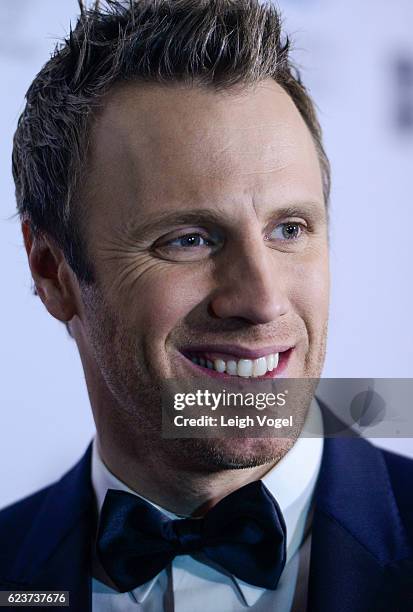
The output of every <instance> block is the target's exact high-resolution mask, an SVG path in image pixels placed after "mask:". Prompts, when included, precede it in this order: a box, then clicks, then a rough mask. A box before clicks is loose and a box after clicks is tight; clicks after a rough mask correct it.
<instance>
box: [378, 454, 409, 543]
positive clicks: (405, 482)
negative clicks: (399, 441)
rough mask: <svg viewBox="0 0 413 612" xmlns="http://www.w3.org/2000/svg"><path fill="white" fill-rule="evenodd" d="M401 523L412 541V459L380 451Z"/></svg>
mask: <svg viewBox="0 0 413 612" xmlns="http://www.w3.org/2000/svg"><path fill="white" fill-rule="evenodd" d="M381 453H382V456H383V459H384V461H385V463H386V467H387V471H388V474H389V480H390V486H391V487H392V489H393V494H394V497H395V500H396V503H397V507H398V510H399V513H400V516H401V519H402V521H403V523H404V524H405V526H406V528H407V530H408V532H409V533H410V536H411V539H412V541H413V486H412V483H413V459H411V458H409V457H405V456H403V455H398V454H397V453H394V452H391V451H388V450H381Z"/></svg>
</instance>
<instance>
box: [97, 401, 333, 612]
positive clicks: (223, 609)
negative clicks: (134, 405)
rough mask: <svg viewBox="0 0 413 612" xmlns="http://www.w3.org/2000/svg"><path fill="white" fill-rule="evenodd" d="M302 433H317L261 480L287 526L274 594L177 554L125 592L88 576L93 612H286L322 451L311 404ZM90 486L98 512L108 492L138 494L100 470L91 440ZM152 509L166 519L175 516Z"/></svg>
mask: <svg viewBox="0 0 413 612" xmlns="http://www.w3.org/2000/svg"><path fill="white" fill-rule="evenodd" d="M305 430H306V431H310V432H317V434H319V437H311V438H310V437H300V438H298V440H297V442H296V443H295V444H294V446H293V447H292V448H291V450H290V451H289V452H288V453H287V454H286V455H285V456H284V457H283V458H282V459H281V460H280V461H279V462H278V463H277V465H276V466H275V467H274V468H272V470H270V471H269V472H268V473H267V474H266V475H265V476H264V478H262V481H263V483H264V484H265V486H266V487H267V488H268V489H269V491H270V492H271V494H272V495H273V496H274V498H275V499H276V500H277V502H278V504H279V506H280V509H281V511H282V513H283V516H284V520H285V523H286V527H287V562H286V565H285V568H284V570H283V572H282V574H281V578H280V581H279V583H278V586H277V589H276V590H275V591H272V590H267V589H263V588H259V587H256V586H253V585H251V584H247V583H245V582H243V581H242V580H239V579H238V578H236V577H235V576H232V575H230V574H229V573H227V572H225V570H221V569H220V568H216V567H212V566H211V565H207V564H206V563H203V562H202V561H201V560H200V559H199V558H194V557H193V556H191V555H180V556H178V557H175V559H174V561H173V562H172V563H171V564H170V565H169V566H168V567H167V568H166V569H165V570H163V571H162V572H160V574H158V575H157V576H155V578H153V579H152V580H149V581H148V582H146V583H145V584H143V585H141V586H140V587H137V588H136V589H134V590H133V591H131V592H129V593H119V592H117V591H116V590H114V589H112V588H110V587H108V586H106V585H105V584H103V583H102V582H100V581H99V580H97V579H96V578H93V580H92V609H93V612H109V611H110V612H118V611H119V612H120V611H122V612H162V611H165V612H172V611H173V612H198V611H199V612H238V611H240V610H247V611H248V612H268V611H270V610H274V611H275V610H276V611H280V612H289V611H290V610H291V606H292V602H293V598H294V593H295V588H296V581H297V575H298V568H299V554H298V553H299V548H300V546H301V544H302V541H303V535H304V528H305V523H306V519H307V514H308V511H309V508H310V503H311V500H312V495H313V492H314V487H315V483H316V480H317V477H318V473H319V469H320V464H321V456H322V451H323V438H322V433H323V425H322V418H321V412H320V408H319V406H318V404H317V402H316V401H315V400H314V401H313V402H312V404H311V407H310V410H309V413H308V415H307V421H306V424H305ZM92 484H93V488H94V491H95V495H96V500H97V504H98V509H99V511H100V509H101V507H102V504H103V501H104V499H105V495H106V491H107V490H108V489H119V490H121V491H127V492H129V493H132V494H134V495H137V494H136V493H135V492H134V491H132V490H131V489H129V488H128V487H127V486H126V485H125V484H124V483H123V482H121V481H120V480H119V479H118V478H116V476H114V475H113V474H112V473H111V472H110V471H109V470H108V468H107V467H106V466H105V464H104V463H103V461H102V459H101V458H100V456H99V453H98V449H97V444H96V439H95V440H94V442H93V452H92ZM146 501H149V500H146ZM149 503H152V502H150V501H149ZM152 505H154V506H155V507H156V508H158V510H160V511H161V512H163V513H164V514H165V515H166V516H168V517H169V518H178V517H177V516H176V515H174V514H172V513H171V512H168V511H167V510H164V509H163V508H160V507H159V506H157V505H156V504H152Z"/></svg>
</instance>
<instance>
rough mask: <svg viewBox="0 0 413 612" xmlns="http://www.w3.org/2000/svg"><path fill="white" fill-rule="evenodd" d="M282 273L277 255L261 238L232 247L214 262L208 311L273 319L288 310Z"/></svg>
mask: <svg viewBox="0 0 413 612" xmlns="http://www.w3.org/2000/svg"><path fill="white" fill-rule="evenodd" d="M281 277H282V274H281V270H279V269H278V271H277V264H276V255H275V254H274V253H273V252H272V251H271V249H270V248H268V247H267V246H265V244H264V242H263V241H260V242H259V244H254V245H252V244H251V242H249V243H248V244H246V245H244V246H241V247H240V246H238V248H233V249H232V251H231V252H230V253H227V256H226V257H225V260H222V261H220V262H219V264H217V269H216V287H217V288H216V291H215V292H214V294H213V296H212V298H211V300H210V312H211V314H212V315H213V316H215V317H218V318H220V319H227V318H234V317H235V318H241V319H244V320H245V321H248V322H249V323H252V324H255V325H257V324H264V323H270V322H273V321H276V320H277V319H278V318H279V317H281V316H283V315H285V314H286V313H287V311H288V299H287V296H286V294H285V291H283V289H282V286H281V284H282V283H281Z"/></svg>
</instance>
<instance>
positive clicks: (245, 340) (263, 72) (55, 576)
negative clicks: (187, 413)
mask: <svg viewBox="0 0 413 612" xmlns="http://www.w3.org/2000/svg"><path fill="white" fill-rule="evenodd" d="M13 171H14V177H15V182H16V195H17V202H18V209H19V213H20V215H21V219H22V230H23V235H24V242H25V246H26V250H27V253H28V259H29V264H30V269H31V273H32V276H33V279H34V283H35V286H36V293H37V294H38V295H39V297H40V299H41V300H42V301H43V303H44V305H45V307H46V308H47V310H48V311H49V313H50V314H51V315H52V316H54V317H55V318H57V319H58V320H60V321H62V322H63V323H65V324H66V326H67V329H68V331H69V333H70V335H71V336H72V337H73V339H74V340H75V341H76V343H77V346H78V349H79V353H80V356H81V359H82V364H83V368H84V372H85V378H86V384H87V387H88V392H89V396H90V402H91V407H92V410H93V415H94V419H95V422H96V429H97V436H96V439H95V441H94V442H93V445H92V446H91V447H89V449H88V450H87V452H86V454H85V456H84V457H83V458H82V459H81V461H80V462H79V463H78V464H77V466H75V467H74V468H73V470H71V471H70V472H69V473H68V474H66V475H65V476H64V477H63V478H62V480H60V481H59V482H58V483H56V484H54V485H52V486H50V487H48V488H47V489H45V490H43V491H40V492H38V493H36V494H35V495H32V496H31V497H29V498H27V499H25V500H23V501H22V502H19V503H17V504H15V505H13V506H11V507H9V508H6V509H5V510H3V511H2V513H1V514H0V534H1V536H0V537H1V541H2V546H1V552H0V585H1V587H2V588H3V589H9V590H13V589H15V590H23V591H24V590H54V591H56V590H59V589H60V590H65V591H69V592H70V607H71V609H73V610H82V611H83V610H88V609H93V610H112V609H113V610H115V609H116V610H145V611H147V610H173V609H174V610H176V611H183V610H188V611H189V610H190V611H191V612H193V611H195V610H201V609H202V610H205V611H207V610H212V609H214V610H222V611H223V612H227V611H230V610H244V609H248V608H251V609H252V610H305V609H308V610H312V611H317V612H327V611H328V612H330V611H331V610H334V611H337V612H339V611H348V610H352V611H360V612H361V611H366V610H375V611H376V610H386V611H389V610H394V611H396V610H408V609H411V608H412V605H413V603H412V602H413V600H412V599H411V598H412V593H413V591H412V567H413V566H412V559H413V550H412V545H411V538H412V532H413V528H412V527H413V521H412V508H413V499H412V495H411V492H410V490H409V488H408V487H407V486H405V484H404V483H405V482H406V483H407V482H409V480H408V479H409V477H410V478H411V477H412V476H413V466H412V462H411V461H409V460H407V459H404V458H402V457H399V456H396V455H393V454H391V453H388V452H385V451H381V450H378V449H376V448H374V447H372V446H371V445H370V444H368V443H367V442H366V441H363V440H361V439H358V438H354V439H351V438H350V439H349V438H346V439H344V438H342V439H325V440H324V441H323V440H322V439H321V438H314V439H305V438H304V437H300V438H299V439H298V440H296V438H294V437H289V438H287V437H266V438H252V437H243V438H227V437H221V438H213V439H190V438H189V439H178V438H176V439H168V438H166V437H162V435H161V431H160V409H161V404H162V397H161V388H162V385H163V383H164V381H165V380H169V379H174V380H180V379H181V380H190V379H192V378H194V377H196V378H199V379H201V380H203V381H205V380H206V381H207V382H208V380H209V379H211V380H212V379H213V380H215V381H216V380H217V379H218V380H221V379H222V380H223V381H226V382H227V383H228V384H231V383H232V382H233V381H237V380H239V379H250V378H254V377H256V378H258V379H260V380H261V379H262V378H270V379H274V378H277V377H279V376H284V377H288V378H298V379H300V378H301V379H312V378H315V379H317V378H318V377H319V376H320V374H321V370H322V366H323V361H324V353H325V343H326V334H327V318H328V293H329V271H328V227H327V217H328V214H327V206H328V192H329V168H328V161H327V158H326V156H325V153H324V150H323V146H322V141H321V133H320V128H319V125H318V123H317V119H316V116H315V113H314V109H313V105H312V102H311V100H310V98H309V97H308V94H307V92H306V90H305V88H304V86H303V85H302V84H301V82H300V81H299V79H298V76H297V75H296V73H295V72H294V71H293V69H292V66H291V64H290V61H289V57H288V42H284V43H283V41H282V37H281V33H280V20H279V16H278V14H277V12H276V11H275V9H274V8H272V7H271V6H267V5H261V4H260V3H258V2H256V1H255V0H238V1H237V2H233V1H231V0H205V1H199V2H196V3H195V2H192V1H191V0H180V1H179V2H178V1H172V0H139V1H136V2H132V3H124V4H122V3H117V2H110V3H108V5H107V10H105V9H104V8H101V9H100V8H99V7H95V8H94V9H91V10H90V11H86V10H84V9H83V10H82V13H81V16H80V18H79V21H78V24H77V26H76V28H75V30H74V31H73V32H71V33H70V36H69V38H68V39H67V41H66V42H65V43H64V44H63V45H62V46H61V48H59V49H58V50H57V51H56V52H55V54H54V56H53V57H52V58H51V60H50V61H49V62H48V63H47V64H46V65H45V67H44V68H43V69H42V70H41V72H40V73H39V75H38V76H37V77H36V79H35V80H34V82H33V84H32V85H31V87H30V89H29V91H28V93H27V105H26V108H25V110H24V112H23V114H22V116H21V118H20V120H19V125H18V129H17V132H16V136H15V142H14V151H13ZM208 377H209V378H208ZM220 377H221V378H220ZM310 402H311V396H308V397H307V404H306V406H307V408H308V405H309V404H310ZM307 408H306V410H307ZM331 418H332V417H331V414H330V413H329V412H328V410H326V409H323V414H322V416H321V413H320V409H319V407H318V404H317V403H316V402H313V403H311V408H310V409H309V412H308V416H307V421H311V424H312V426H314V427H315V428H316V430H317V431H322V430H323V428H324V429H326V428H328V423H329V421H331ZM261 479H262V483H263V484H262V483H261ZM406 479H407V480H406ZM211 534H212V535H211Z"/></svg>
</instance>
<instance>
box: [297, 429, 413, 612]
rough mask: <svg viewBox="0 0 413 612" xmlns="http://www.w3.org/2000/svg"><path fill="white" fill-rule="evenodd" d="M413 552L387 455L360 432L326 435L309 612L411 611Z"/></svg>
mask: <svg viewBox="0 0 413 612" xmlns="http://www.w3.org/2000/svg"><path fill="white" fill-rule="evenodd" d="M412 557H413V552H412V549H411V547H410V545H409V543H408V540H407V535H406V533H405V530H404V527H403V525H402V523H401V520H400V517H399V514H398V511H397V506H396V501H395V499H394V495H393V492H392V489H391V485H390V481H389V476H388V473H387V468H386V465H385V462H384V459H383V455H382V453H381V452H380V451H379V450H378V449H377V448H375V447H374V446H373V445H371V444H370V443H368V442H367V441H366V440H363V439H362V438H359V437H354V438H326V439H325V441H324V453H323V460H322V465H321V470H320V476H319V481H318V484H317V490H316V493H315V511H314V519H313V528H312V550H311V560H310V578H309V605H308V610H309V611H311V612H331V610H334V612H348V611H349V610H351V612H369V611H371V612H379V611H382V610H383V611H386V612H390V611H396V610H397V611H398V612H399V610H400V611H401V610H404V608H402V607H399V604H398V602H399V598H400V597H401V590H402V587H401V585H402V583H403V580H406V576H407V573H406V572H407V571H408V570H407V566H408V564H409V559H410V563H411V560H412ZM406 609H407V608H406Z"/></svg>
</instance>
